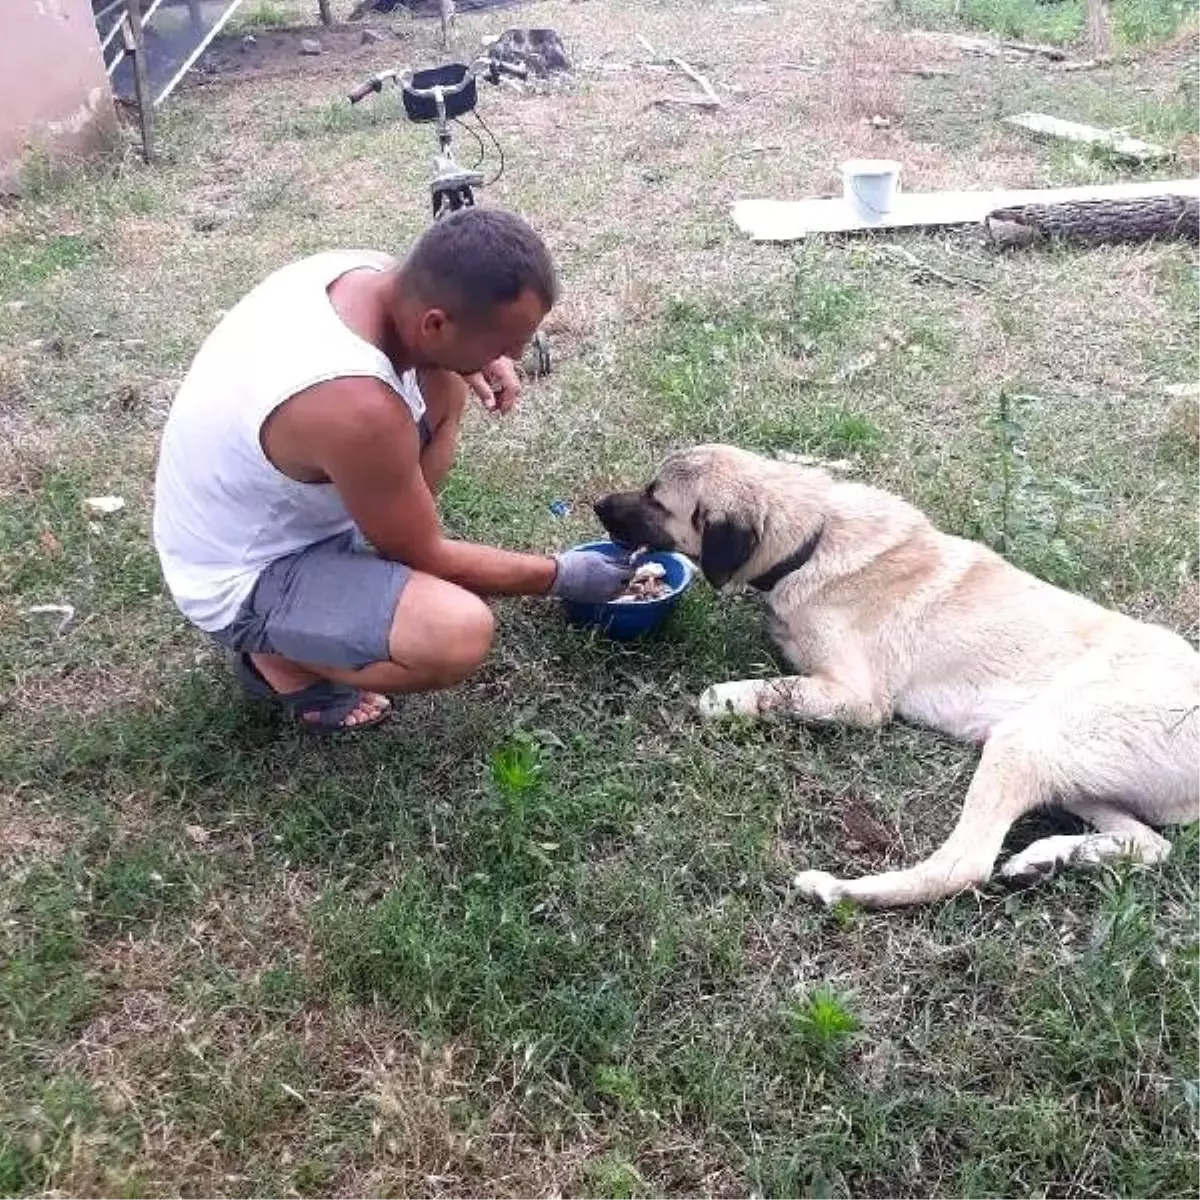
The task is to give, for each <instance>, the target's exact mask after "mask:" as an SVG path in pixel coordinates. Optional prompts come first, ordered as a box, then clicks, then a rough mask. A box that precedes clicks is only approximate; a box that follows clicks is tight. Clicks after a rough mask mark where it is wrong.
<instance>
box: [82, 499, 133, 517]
mask: <svg viewBox="0 0 1200 1200" xmlns="http://www.w3.org/2000/svg"><path fill="white" fill-rule="evenodd" d="M83 507H84V508H86V509H87V510H88V512H94V513H99V514H100V516H102V517H107V516H111V515H112V514H113V513H117V512H120V511H121V509H123V508H124V507H125V500H124V498H123V497H121V496H89V497H88V498H87V499H86V500H85V501H84V502H83Z"/></svg>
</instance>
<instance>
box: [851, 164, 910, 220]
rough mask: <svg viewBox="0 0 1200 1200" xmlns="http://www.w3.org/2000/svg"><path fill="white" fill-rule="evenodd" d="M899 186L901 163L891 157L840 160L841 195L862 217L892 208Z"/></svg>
mask: <svg viewBox="0 0 1200 1200" xmlns="http://www.w3.org/2000/svg"><path fill="white" fill-rule="evenodd" d="M899 190H900V164H899V163H898V162H896V160H895V159H892V158H854V159H851V160H850V161H849V162H844V163H842V198H843V199H844V200H845V201H846V203H847V204H849V205H850V207H851V208H852V209H853V210H854V211H855V213H857V214H858V216H859V217H861V218H862V219H863V220H864V221H878V220H880V219H881V218H882V217H885V216H887V214H888V213H890V212H891V211H892V208H893V207H894V206H895V203H896V193H897V192H898V191H899Z"/></svg>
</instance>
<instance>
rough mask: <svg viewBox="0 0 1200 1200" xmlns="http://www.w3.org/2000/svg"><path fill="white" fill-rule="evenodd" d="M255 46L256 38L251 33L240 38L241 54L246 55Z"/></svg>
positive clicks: (256, 43)
mask: <svg viewBox="0 0 1200 1200" xmlns="http://www.w3.org/2000/svg"><path fill="white" fill-rule="evenodd" d="M257 45H258V38H256V37H255V36H254V34H252V33H248V34H246V36H245V37H244V38H242V53H243V54H248V53H249V52H250V51H251V50H253V49H254V47H255V46H257Z"/></svg>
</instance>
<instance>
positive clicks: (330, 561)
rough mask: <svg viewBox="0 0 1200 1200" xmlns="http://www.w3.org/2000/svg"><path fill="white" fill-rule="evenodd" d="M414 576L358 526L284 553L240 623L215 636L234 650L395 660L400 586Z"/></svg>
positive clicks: (341, 662)
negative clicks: (382, 554)
mask: <svg viewBox="0 0 1200 1200" xmlns="http://www.w3.org/2000/svg"><path fill="white" fill-rule="evenodd" d="M411 576H412V571H411V570H410V569H409V568H408V567H406V566H404V565H403V564H401V563H397V562H389V561H388V560H387V559H384V558H379V557H378V556H377V555H375V554H373V553H372V552H371V551H370V549H369V548H368V547H367V546H366V543H365V542H363V540H362V538H361V537H359V536H358V535H357V534H356V533H354V532H347V533H340V534H338V535H337V537H333V538H330V539H329V540H328V541H324V542H318V543H317V544H316V545H315V546H307V547H306V548H305V549H303V550H299V551H297V552H296V553H295V554H289V555H287V557H285V558H279V559H276V560H275V561H274V562H273V563H271V564H270V565H269V566H268V567H267V568H266V570H265V571H263V573H262V574H261V575H260V576H259V577H258V582H257V583H256V584H255V585H254V591H252V592H251V593H250V595H249V597H248V598H247V599H246V601H245V603H244V604H243V605H242V607H241V611H240V612H239V613H238V615H237V616H236V617H235V618H234V620H233V621H232V623H230V624H229V625H227V626H226V627H225V628H224V629H221V630H218V631H217V632H216V633H214V634H213V637H215V638H216V639H217V641H218V642H220V643H221V645H222V646H225V647H227V648H228V649H230V650H235V651H238V652H241V653H250V654H282V655H283V657H284V658H290V659H291V660H292V661H293V662H301V663H312V664H314V665H315V666H320V667H346V668H350V669H352V670H358V669H359V668H360V667H365V666H367V664H368V663H374V662H387V661H388V659H389V657H390V654H389V652H388V635H389V634H390V633H391V629H392V620H393V618H394V617H395V615H396V605H397V604H398V603H399V601H400V593H401V592H403V591H404V587H405V584H407V583H408V581H409V578H410V577H411Z"/></svg>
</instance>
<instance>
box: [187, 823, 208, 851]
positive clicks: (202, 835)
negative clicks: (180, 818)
mask: <svg viewBox="0 0 1200 1200" xmlns="http://www.w3.org/2000/svg"><path fill="white" fill-rule="evenodd" d="M183 832H184V833H186V834H187V835H188V837H189V838H190V839H191V840H192V841H193V842H195V843H196V845H197V846H203V845H204V843H205V842H207V841H208V830H207V829H205V828H204V826H203V825H185V826H184V827H183Z"/></svg>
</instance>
